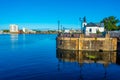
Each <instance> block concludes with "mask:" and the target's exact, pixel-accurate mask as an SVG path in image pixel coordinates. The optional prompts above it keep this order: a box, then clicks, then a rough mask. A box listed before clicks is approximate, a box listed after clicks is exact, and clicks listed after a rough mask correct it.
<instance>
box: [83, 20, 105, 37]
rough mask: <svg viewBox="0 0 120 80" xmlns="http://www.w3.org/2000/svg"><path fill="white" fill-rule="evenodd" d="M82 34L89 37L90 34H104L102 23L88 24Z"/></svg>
mask: <svg viewBox="0 0 120 80" xmlns="http://www.w3.org/2000/svg"><path fill="white" fill-rule="evenodd" d="M83 30H84V33H85V34H86V35H89V34H90V33H97V32H104V31H105V29H104V23H92V22H91V23H88V24H87V25H85V26H84V28H83Z"/></svg>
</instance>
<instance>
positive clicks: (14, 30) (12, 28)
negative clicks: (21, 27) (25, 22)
mask: <svg viewBox="0 0 120 80" xmlns="http://www.w3.org/2000/svg"><path fill="white" fill-rule="evenodd" d="M10 32H11V33H18V25H16V24H11V25H10Z"/></svg>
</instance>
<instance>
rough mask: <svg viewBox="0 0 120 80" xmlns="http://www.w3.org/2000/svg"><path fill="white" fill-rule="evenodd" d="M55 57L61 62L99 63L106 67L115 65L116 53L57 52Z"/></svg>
mask: <svg viewBox="0 0 120 80" xmlns="http://www.w3.org/2000/svg"><path fill="white" fill-rule="evenodd" d="M56 56H57V58H58V59H59V60H61V61H63V62H78V63H80V64H83V63H101V64H104V66H107V65H108V64H109V63H116V52H93V51H92V52H87V51H84V52H80V51H63V50H57V53H56Z"/></svg>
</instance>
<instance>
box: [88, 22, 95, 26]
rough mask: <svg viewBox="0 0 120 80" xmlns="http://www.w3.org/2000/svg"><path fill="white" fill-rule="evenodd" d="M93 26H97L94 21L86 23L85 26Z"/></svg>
mask: <svg viewBox="0 0 120 80" xmlns="http://www.w3.org/2000/svg"><path fill="white" fill-rule="evenodd" d="M95 26H97V25H96V24H95V23H92V22H90V23H88V24H87V25H86V27H95Z"/></svg>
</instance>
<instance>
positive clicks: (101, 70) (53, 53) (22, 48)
mask: <svg viewBox="0 0 120 80" xmlns="http://www.w3.org/2000/svg"><path fill="white" fill-rule="evenodd" d="M55 39H56V35H41V34H39V35H37V34H36V35H17V34H12V35H0V80H120V65H119V63H120V62H119V58H120V57H119V54H118V53H116V52H108V53H99V54H98V53H97V52H78V51H76V52H75V51H72V52H70V51H61V50H56V40H55Z"/></svg>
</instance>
